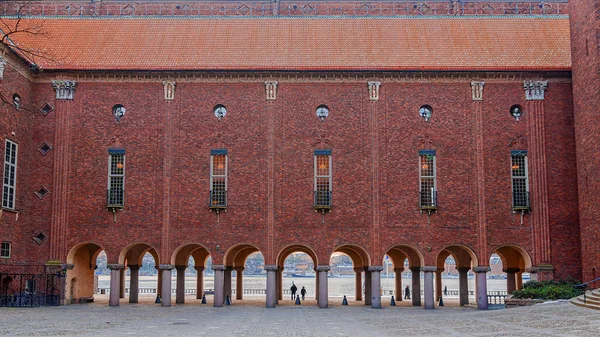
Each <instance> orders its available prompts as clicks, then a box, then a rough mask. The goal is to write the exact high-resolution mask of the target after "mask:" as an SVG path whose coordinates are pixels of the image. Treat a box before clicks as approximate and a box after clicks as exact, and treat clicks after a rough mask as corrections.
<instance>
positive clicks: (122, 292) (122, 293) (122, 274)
mask: <svg viewBox="0 0 600 337" xmlns="http://www.w3.org/2000/svg"><path fill="white" fill-rule="evenodd" d="M119 273H120V274H119V277H120V278H121V280H120V281H119V282H120V284H121V286H120V287H119V298H125V268H123V269H121V270H120V272H119Z"/></svg>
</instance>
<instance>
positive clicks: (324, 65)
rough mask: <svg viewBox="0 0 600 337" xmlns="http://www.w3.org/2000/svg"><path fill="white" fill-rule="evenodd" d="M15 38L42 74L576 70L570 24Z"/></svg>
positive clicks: (356, 21)
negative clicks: (34, 52)
mask: <svg viewBox="0 0 600 337" xmlns="http://www.w3.org/2000/svg"><path fill="white" fill-rule="evenodd" d="M40 21H42V22H43V23H42V25H43V30H44V32H45V34H43V35H35V36H32V35H25V34H20V35H13V39H14V40H15V41H16V42H19V43H21V44H22V45H25V46H28V47H35V48H37V49H40V50H46V55H47V56H48V57H50V58H51V60H48V59H42V58H36V59H35V62H36V63H37V64H38V65H39V66H40V67H41V68H43V69H81V70H93V69H97V70H104V69H106V70H130V69H135V70H568V69H570V68H571V51H570V43H569V20H568V18H565V17H552V18H543V17H538V18H531V17H528V18H525V17H516V18H515V17H511V18H507V17H477V18H465V17H461V18H452V17H437V18H408V17H407V18H183V19H182V18H100V19H90V18H87V19H70V18H44V19H24V20H23V22H22V23H21V24H23V23H25V24H37V23H39V22H40Z"/></svg>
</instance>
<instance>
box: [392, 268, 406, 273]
mask: <svg viewBox="0 0 600 337" xmlns="http://www.w3.org/2000/svg"><path fill="white" fill-rule="evenodd" d="M394 271H395V272H396V273H401V272H403V271H404V268H394Z"/></svg>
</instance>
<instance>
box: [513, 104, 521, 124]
mask: <svg viewBox="0 0 600 337" xmlns="http://www.w3.org/2000/svg"><path fill="white" fill-rule="evenodd" d="M510 115H511V116H513V117H514V119H516V120H517V122H518V121H519V118H521V116H523V108H522V107H521V106H520V105H518V104H515V105H513V106H511V107H510Z"/></svg>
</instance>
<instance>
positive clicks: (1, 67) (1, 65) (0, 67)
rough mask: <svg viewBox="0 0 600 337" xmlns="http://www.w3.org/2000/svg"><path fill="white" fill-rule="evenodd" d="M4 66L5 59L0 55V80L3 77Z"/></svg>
mask: <svg viewBox="0 0 600 337" xmlns="http://www.w3.org/2000/svg"><path fill="white" fill-rule="evenodd" d="M5 66H6V60H5V59H4V58H3V57H2V56H0V80H1V79H3V78H4V67H5Z"/></svg>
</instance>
